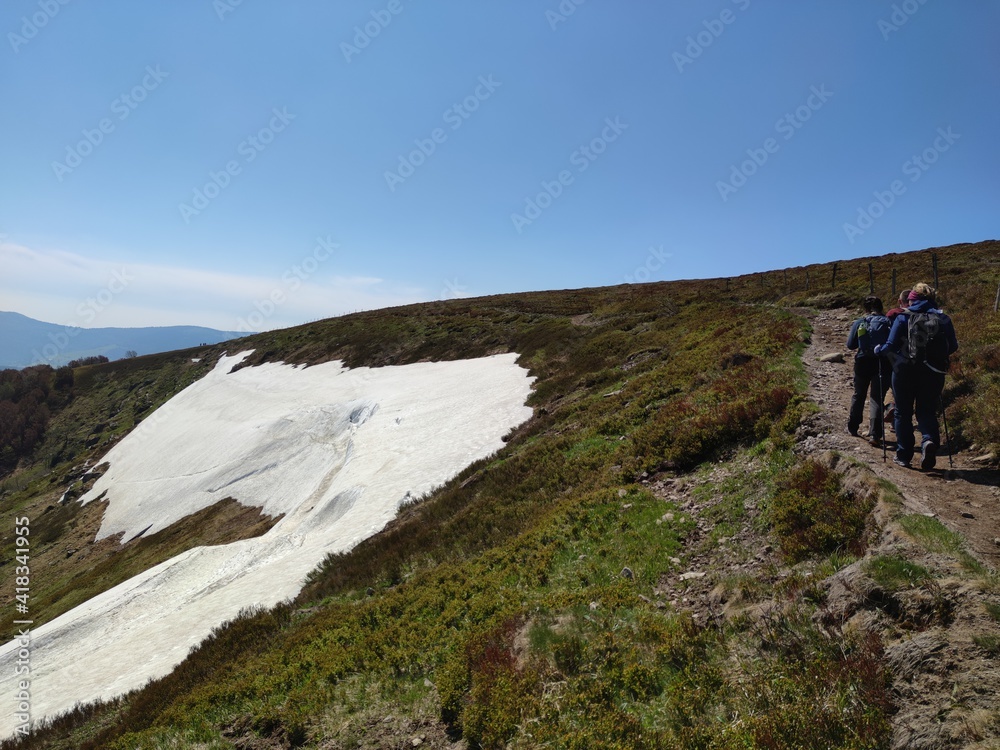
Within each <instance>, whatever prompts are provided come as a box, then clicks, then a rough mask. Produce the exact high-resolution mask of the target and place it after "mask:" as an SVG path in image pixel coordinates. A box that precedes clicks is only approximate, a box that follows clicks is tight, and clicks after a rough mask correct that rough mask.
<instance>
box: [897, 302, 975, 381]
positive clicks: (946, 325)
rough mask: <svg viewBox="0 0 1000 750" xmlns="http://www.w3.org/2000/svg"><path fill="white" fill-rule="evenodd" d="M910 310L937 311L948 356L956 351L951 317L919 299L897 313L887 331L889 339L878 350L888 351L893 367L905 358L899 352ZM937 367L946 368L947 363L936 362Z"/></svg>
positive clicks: (906, 332) (904, 360) (905, 334)
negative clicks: (890, 327)
mask: <svg viewBox="0 0 1000 750" xmlns="http://www.w3.org/2000/svg"><path fill="white" fill-rule="evenodd" d="M911 312H919V313H922V312H933V313H937V314H938V316H940V318H941V332H942V333H943V334H944V337H945V342H946V343H947V348H948V356H951V355H952V354H954V353H955V352H956V351H958V338H956V336H955V326H954V324H953V323H952V322H951V318H949V317H948V316H947V315H945V314H944V313H943V312H941V311H940V310H938V309H936V308H935V307H934V306H933V305H932V304H931V302H930V300H926V299H920V300H916V301H915V302H913V303H912V304H911V305H910V306H909V307H908V308H907V309H906V310H903V312H902V313H900V314H899V315H897V316H896V317H895V319H894V320H893V322H892V329H891V330H890V331H889V340H888V341H887V342H886V344H885V346H884V347H883V348H882V349H881V350H880V353H882V352H889V353H890V359H891V360H892V362H893V368H894V369H896V368H898V367H899V366H900V365H902V364H905V363H906V362H907V359H906V357H905V356H902V355H901V354H900V352H901V351H902V349H903V347H904V346H905V345H906V344H907V338H908V332H909V326H910V316H909V313H911ZM936 367H937V369H940V370H947V369H948V363H947V362H944V363H938V365H936Z"/></svg>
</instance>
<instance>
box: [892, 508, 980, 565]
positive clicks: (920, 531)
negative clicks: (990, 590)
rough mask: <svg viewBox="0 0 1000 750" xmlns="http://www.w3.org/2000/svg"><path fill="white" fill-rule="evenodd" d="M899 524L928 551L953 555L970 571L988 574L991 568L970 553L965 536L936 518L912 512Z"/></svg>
mask: <svg viewBox="0 0 1000 750" xmlns="http://www.w3.org/2000/svg"><path fill="white" fill-rule="evenodd" d="M899 524H900V525H901V526H902V527H903V529H905V530H906V532H907V533H908V534H910V536H912V537H913V538H914V539H916V540H917V541H918V542H919V543H920V545H921V546H922V547H923V548H924V549H926V550H927V551H928V552H943V553H946V554H949V555H952V556H953V557H955V558H956V559H957V560H958V561H959V563H961V565H962V567H963V568H965V569H966V570H968V571H969V572H971V573H974V574H975V575H980V576H985V575H988V573H989V570H988V569H987V568H986V567H985V566H984V565H983V564H982V563H981V562H979V560H977V559H976V558H975V557H973V556H972V555H971V554H969V551H968V549H967V545H966V542H965V538H964V537H962V535H961V534H958V533H956V532H954V531H951V530H950V529H948V528H947V527H946V526H945V525H944V524H943V523H941V522H940V521H938V520H937V519H936V518H931V517H930V516H924V515H919V514H912V515H906V516H901V517H900V518H899Z"/></svg>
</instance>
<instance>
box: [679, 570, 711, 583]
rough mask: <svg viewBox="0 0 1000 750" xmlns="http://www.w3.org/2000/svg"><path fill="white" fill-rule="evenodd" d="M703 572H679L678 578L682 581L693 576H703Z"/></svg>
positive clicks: (688, 579)
mask: <svg viewBox="0 0 1000 750" xmlns="http://www.w3.org/2000/svg"><path fill="white" fill-rule="evenodd" d="M704 577H705V573H704V571H701V570H689V571H688V572H687V573H681V574H680V576H679V578H680V579H681V580H682V581H690V580H691V579H693V578H704Z"/></svg>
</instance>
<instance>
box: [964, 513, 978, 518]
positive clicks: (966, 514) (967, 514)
mask: <svg viewBox="0 0 1000 750" xmlns="http://www.w3.org/2000/svg"><path fill="white" fill-rule="evenodd" d="M962 518H975V516H974V515H972V514H971V513H968V512H966V513H963V514H962Z"/></svg>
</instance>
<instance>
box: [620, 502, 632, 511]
mask: <svg viewBox="0 0 1000 750" xmlns="http://www.w3.org/2000/svg"><path fill="white" fill-rule="evenodd" d="M631 507H632V503H625V504H624V505H622V510H628V509H629V508H631Z"/></svg>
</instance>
